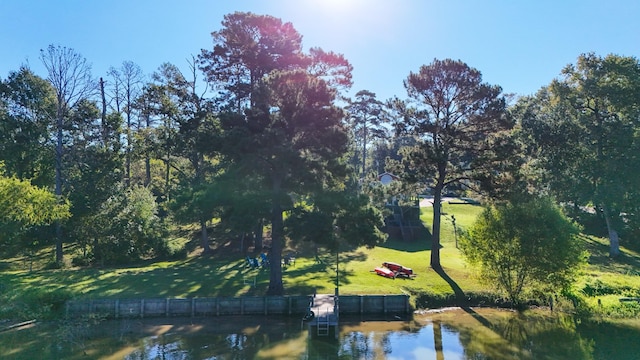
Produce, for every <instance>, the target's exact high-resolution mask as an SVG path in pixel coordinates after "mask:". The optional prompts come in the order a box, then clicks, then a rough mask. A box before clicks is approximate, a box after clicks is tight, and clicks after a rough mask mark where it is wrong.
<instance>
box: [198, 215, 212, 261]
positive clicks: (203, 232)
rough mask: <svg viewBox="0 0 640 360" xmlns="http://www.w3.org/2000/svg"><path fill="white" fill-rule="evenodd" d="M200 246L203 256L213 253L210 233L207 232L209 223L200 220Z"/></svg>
mask: <svg viewBox="0 0 640 360" xmlns="http://www.w3.org/2000/svg"><path fill="white" fill-rule="evenodd" d="M200 245H201V246H202V254H203V255H208V254H210V253H211V247H209V233H208V232H207V221H206V220H204V219H202V218H201V219H200Z"/></svg>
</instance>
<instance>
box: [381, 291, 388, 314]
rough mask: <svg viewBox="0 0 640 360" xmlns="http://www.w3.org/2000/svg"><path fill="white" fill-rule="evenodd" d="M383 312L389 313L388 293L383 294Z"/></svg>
mask: <svg viewBox="0 0 640 360" xmlns="http://www.w3.org/2000/svg"><path fill="white" fill-rule="evenodd" d="M382 312H383V313H385V314H386V313H387V295H382Z"/></svg>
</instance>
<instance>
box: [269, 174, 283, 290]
mask: <svg viewBox="0 0 640 360" xmlns="http://www.w3.org/2000/svg"><path fill="white" fill-rule="evenodd" d="M281 182H282V179H281V178H280V175H278V174H276V175H274V181H273V199H272V200H271V201H272V205H271V250H269V261H270V262H271V265H270V270H271V271H270V272H269V289H268V290H267V295H283V294H284V286H283V284H282V264H281V259H282V243H283V242H284V219H283V217H282V206H281V205H280V196H281V194H280V192H281V189H280V184H281Z"/></svg>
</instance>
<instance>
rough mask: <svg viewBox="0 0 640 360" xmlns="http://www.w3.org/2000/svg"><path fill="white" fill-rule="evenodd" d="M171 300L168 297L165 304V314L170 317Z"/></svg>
mask: <svg viewBox="0 0 640 360" xmlns="http://www.w3.org/2000/svg"><path fill="white" fill-rule="evenodd" d="M169 300H170V299H169V298H167V299H166V300H165V304H164V315H165V316H166V317H169Z"/></svg>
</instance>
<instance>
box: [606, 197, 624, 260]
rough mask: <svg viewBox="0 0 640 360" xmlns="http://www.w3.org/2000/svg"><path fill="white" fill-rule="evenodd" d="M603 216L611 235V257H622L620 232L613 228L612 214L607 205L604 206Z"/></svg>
mask: <svg viewBox="0 0 640 360" xmlns="http://www.w3.org/2000/svg"><path fill="white" fill-rule="evenodd" d="M602 215H604V221H605V223H606V224H607V233H608V234H609V256H611V257H616V256H618V255H620V242H619V238H618V232H617V231H616V230H615V229H614V228H613V224H612V223H611V214H609V209H608V208H607V207H606V206H605V205H602Z"/></svg>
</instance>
